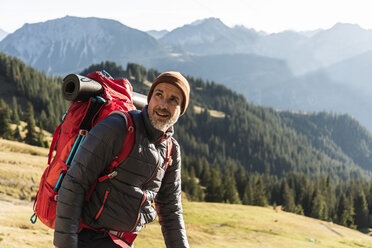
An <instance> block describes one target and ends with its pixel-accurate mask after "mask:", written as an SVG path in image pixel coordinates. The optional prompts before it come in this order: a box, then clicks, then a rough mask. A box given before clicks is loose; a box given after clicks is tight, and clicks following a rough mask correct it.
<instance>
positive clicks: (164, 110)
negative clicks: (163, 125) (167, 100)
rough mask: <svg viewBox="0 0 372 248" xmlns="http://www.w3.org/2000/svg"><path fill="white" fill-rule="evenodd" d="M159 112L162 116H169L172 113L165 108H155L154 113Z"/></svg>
mask: <svg viewBox="0 0 372 248" xmlns="http://www.w3.org/2000/svg"><path fill="white" fill-rule="evenodd" d="M155 111H156V112H158V113H160V114H167V115H170V112H169V111H168V110H167V109H165V108H155V109H154V112H155Z"/></svg>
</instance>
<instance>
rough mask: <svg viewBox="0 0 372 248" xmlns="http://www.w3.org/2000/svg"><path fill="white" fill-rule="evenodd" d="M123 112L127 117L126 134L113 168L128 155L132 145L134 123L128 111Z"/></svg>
mask: <svg viewBox="0 0 372 248" xmlns="http://www.w3.org/2000/svg"><path fill="white" fill-rule="evenodd" d="M123 113H124V114H125V116H126V117H127V136H126V137H125V140H124V144H123V146H122V147H121V150H120V152H119V154H118V156H117V159H116V162H117V163H116V164H114V167H113V168H115V167H117V166H118V165H119V164H120V163H121V162H123V161H124V160H125V159H126V158H127V157H128V155H129V153H130V152H131V151H132V148H133V145H134V125H133V120H132V117H131V116H130V114H129V113H128V112H123ZM114 161H115V160H114Z"/></svg>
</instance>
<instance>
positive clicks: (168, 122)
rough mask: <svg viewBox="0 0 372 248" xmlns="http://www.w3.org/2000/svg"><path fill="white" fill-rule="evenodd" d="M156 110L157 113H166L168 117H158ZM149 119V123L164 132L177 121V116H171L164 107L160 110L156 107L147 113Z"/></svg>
mask: <svg viewBox="0 0 372 248" xmlns="http://www.w3.org/2000/svg"><path fill="white" fill-rule="evenodd" d="M156 112H157V113H159V114H166V115H167V116H168V118H166V119H165V118H164V119H162V118H159V117H158V116H157V113H156ZM149 119H150V122H151V124H152V125H153V126H154V127H155V128H156V129H157V130H160V131H162V132H165V131H167V130H168V129H169V128H170V127H171V126H173V125H174V124H175V123H176V122H177V119H178V118H174V117H172V116H171V114H170V112H169V111H168V110H165V109H163V110H162V109H160V108H156V109H154V110H153V111H152V112H151V113H149Z"/></svg>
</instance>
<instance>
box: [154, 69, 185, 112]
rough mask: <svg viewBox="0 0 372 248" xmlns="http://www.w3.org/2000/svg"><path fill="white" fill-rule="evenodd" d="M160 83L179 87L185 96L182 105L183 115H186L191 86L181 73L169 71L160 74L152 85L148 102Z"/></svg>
mask: <svg viewBox="0 0 372 248" xmlns="http://www.w3.org/2000/svg"><path fill="white" fill-rule="evenodd" d="M160 83H168V84H172V85H174V86H176V87H178V88H179V89H180V90H181V92H182V94H183V102H182V104H181V114H180V115H183V113H185V111H186V108H187V106H188V105H189V98H190V85H189V82H187V80H186V78H185V77H184V76H182V75H181V73H179V72H175V71H169V72H164V73H162V74H160V75H159V76H158V77H157V78H155V80H154V82H153V83H152V85H151V88H150V90H149V93H148V94H147V102H150V99H151V97H152V93H153V92H154V89H155V87H156V85H158V84H160Z"/></svg>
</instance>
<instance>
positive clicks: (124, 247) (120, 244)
mask: <svg viewBox="0 0 372 248" xmlns="http://www.w3.org/2000/svg"><path fill="white" fill-rule="evenodd" d="M108 235H110V237H111V239H112V241H114V243H115V244H117V245H118V246H120V247H122V248H131V246H129V245H128V244H127V243H125V242H124V241H123V240H121V239H119V238H118V237H116V236H115V235H112V234H111V233H109V232H108Z"/></svg>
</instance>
